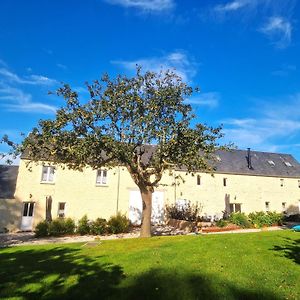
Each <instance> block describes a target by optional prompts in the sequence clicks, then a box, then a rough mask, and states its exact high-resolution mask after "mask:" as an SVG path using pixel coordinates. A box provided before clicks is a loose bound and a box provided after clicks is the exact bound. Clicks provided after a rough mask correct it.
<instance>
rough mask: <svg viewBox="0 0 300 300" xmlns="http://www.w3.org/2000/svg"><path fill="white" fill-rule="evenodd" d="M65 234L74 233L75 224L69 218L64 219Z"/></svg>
mask: <svg viewBox="0 0 300 300" xmlns="http://www.w3.org/2000/svg"><path fill="white" fill-rule="evenodd" d="M64 223H65V224H64V226H65V234H74V232H75V222H74V220H73V219H71V218H67V219H64Z"/></svg>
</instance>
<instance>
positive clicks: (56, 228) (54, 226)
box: [49, 219, 66, 236]
mask: <svg viewBox="0 0 300 300" xmlns="http://www.w3.org/2000/svg"><path fill="white" fill-rule="evenodd" d="M65 231H66V228H65V220H64V219H55V220H53V221H52V222H50V223H49V235H52V236H60V235H64V234H65Z"/></svg>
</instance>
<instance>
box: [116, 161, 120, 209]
mask: <svg viewBox="0 0 300 300" xmlns="http://www.w3.org/2000/svg"><path fill="white" fill-rule="evenodd" d="M119 197H120V166H118V188H117V208H116V214H118V211H119Z"/></svg>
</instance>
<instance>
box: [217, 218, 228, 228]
mask: <svg viewBox="0 0 300 300" xmlns="http://www.w3.org/2000/svg"><path fill="white" fill-rule="evenodd" d="M226 225H227V222H226V221H225V220H223V219H221V220H218V221H217V222H216V226H218V227H225V226H226Z"/></svg>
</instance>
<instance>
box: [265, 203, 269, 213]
mask: <svg viewBox="0 0 300 300" xmlns="http://www.w3.org/2000/svg"><path fill="white" fill-rule="evenodd" d="M265 207H266V211H270V202H265Z"/></svg>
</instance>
